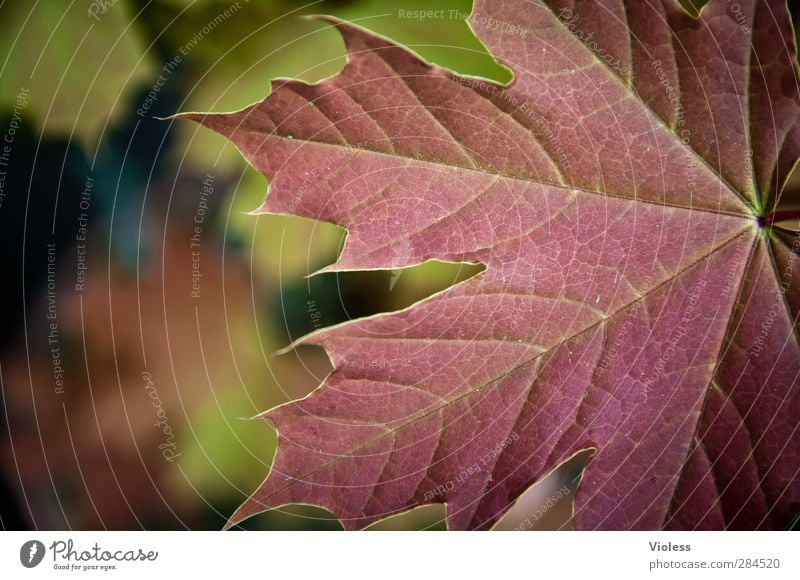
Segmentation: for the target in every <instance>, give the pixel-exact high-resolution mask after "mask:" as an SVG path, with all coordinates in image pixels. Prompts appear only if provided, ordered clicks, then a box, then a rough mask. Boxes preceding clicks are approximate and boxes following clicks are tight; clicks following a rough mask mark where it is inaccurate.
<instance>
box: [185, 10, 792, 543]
mask: <svg viewBox="0 0 800 580" xmlns="http://www.w3.org/2000/svg"><path fill="white" fill-rule="evenodd" d="M734 7H735V9H734ZM331 22H332V24H333V25H335V26H336V27H337V28H338V29H339V31H340V32H341V34H342V35H343V37H344V39H345V41H346V44H347V49H348V52H349V63H348V65H347V67H346V68H345V69H344V71H342V73H341V74H339V75H337V76H335V77H333V78H331V79H328V80H326V81H324V82H321V83H319V84H314V85H308V84H304V83H302V82H299V81H280V82H276V83H275V84H274V85H273V89H272V92H271V94H270V95H269V97H267V98H266V99H265V100H264V101H262V102H261V103H258V104H256V105H254V106H252V107H249V108H247V109H245V110H243V111H240V112H237V113H230V114H223V115H202V114H186V115H183V116H184V117H187V118H192V119H194V120H196V121H198V122H200V123H202V124H203V125H205V126H207V127H210V128H212V129H214V130H216V131H218V132H220V133H222V134H224V135H226V136H228V137H229V138H230V139H231V140H232V141H233V142H234V143H235V144H236V145H237V147H238V148H239V149H240V150H241V152H242V154H243V155H244V156H245V157H246V158H247V159H248V161H249V162H250V163H251V164H252V165H253V166H255V167H256V168H258V169H259V170H260V171H261V172H263V173H264V175H266V176H267V177H268V178H269V179H270V193H269V197H268V199H267V201H266V202H265V203H264V205H263V206H262V207H261V208H260V209H259V211H260V212H263V213H282V214H293V215H301V216H306V217H309V218H313V219H318V220H324V221H327V222H332V223H336V224H339V225H341V226H342V227H344V228H347V230H348V236H347V242H346V245H345V247H344V250H343V251H342V254H341V256H340V258H339V260H338V261H337V263H336V264H334V265H332V266H330V267H328V268H327V269H326V270H328V271H336V270H346V269H368V268H385V269H397V268H402V267H405V266H410V265H413V264H419V263H421V262H423V261H425V260H430V259H439V260H449V261H456V262H470V263H483V264H485V265H486V266H487V269H486V270H485V271H484V272H482V273H481V274H479V275H477V276H476V277H474V278H472V279H470V280H468V281H466V282H464V283H462V284H459V285H457V286H455V287H453V288H451V289H449V290H448V291H446V292H443V293H441V294H438V295H435V296H433V297H431V298H430V299H428V300H425V301H423V302H421V303H419V304H416V305H415V306H413V307H412V308H409V309H407V310H404V311H401V312H397V313H393V314H386V315H380V316H375V317H371V318H368V319H364V320H357V321H353V322H351V323H348V324H345V325H341V326H337V327H334V328H330V329H323V330H321V331H318V332H315V333H313V334H312V335H310V336H307V337H305V338H303V339H301V340H300V341H299V343H301V344H317V345H322V346H323V347H324V348H325V349H326V350H327V351H328V352H329V354H330V356H331V358H332V360H333V362H334V365H335V370H334V371H333V373H332V374H331V375H330V376H329V377H328V378H327V379H326V381H325V382H324V384H323V385H322V386H320V388H319V389H317V390H316V391H315V392H314V393H312V394H311V395H309V396H308V397H306V398H305V399H302V400H299V401H294V402H292V403H289V404H286V405H283V406H281V407H278V408H275V409H272V410H270V411H268V412H266V413H264V415H263V416H264V417H265V418H266V419H268V420H269V421H271V422H272V423H273V424H274V425H275V426H276V428H277V430H278V433H279V436H280V445H279V450H278V453H277V456H276V458H275V462H274V465H273V467H272V471H271V473H270V474H269V477H268V478H267V479H266V481H265V482H264V484H263V485H262V486H261V487H260V488H259V489H258V490H257V491H256V492H255V493H254V494H253V496H252V497H251V498H250V499H248V500H247V501H246V502H245V503H244V505H242V507H241V508H240V509H239V510H238V511H237V512H236V513H235V515H234V516H233V517H232V519H231V523H235V522H239V521H241V520H243V519H245V518H247V517H249V516H251V515H253V514H255V513H258V512H261V511H264V510H266V509H270V508H274V507H277V506H279V505H282V504H287V503H296V502H302V503H310V504H316V505H320V506H323V507H325V508H327V509H329V510H331V511H333V512H334V513H335V514H337V516H338V517H340V518H341V520H342V522H343V524H344V526H345V527H346V528H362V527H364V526H366V525H368V524H370V523H371V522H374V521H376V520H379V519H381V518H384V517H386V516H389V515H391V514H395V513H398V512H401V511H404V510H408V509H410V508H412V507H414V506H417V505H421V504H426V503H434V502H446V504H447V518H448V524H449V527H450V528H451V529H486V528H490V527H491V526H492V525H493V523H495V522H496V521H497V520H498V519H499V518H500V516H502V515H503V513H505V512H506V511H507V510H508V509H509V507H510V506H511V505H512V504H513V503H514V501H515V500H516V499H517V498H518V497H519V496H520V495H521V494H522V493H523V492H524V491H525V490H526V489H527V488H528V487H530V486H531V484H533V483H534V482H536V481H537V480H539V479H540V478H541V477H542V476H543V475H545V474H547V473H548V472H549V471H550V470H552V469H553V468H554V467H556V466H558V465H559V464H560V463H562V462H563V461H565V460H566V459H568V458H569V457H571V456H572V455H573V454H575V453H576V452H578V451H579V450H582V449H587V448H593V449H596V454H595V455H594V457H593V458H592V459H591V461H590V462H589V464H588V465H587V467H586V470H585V474H584V477H583V480H582V483H581V485H580V488H579V490H578V492H577V494H576V497H575V524H576V526H577V527H578V528H580V529H660V528H675V529H698V528H703V529H720V528H737V529H739V528H741V529H755V528H781V527H785V526H786V525H787V524H788V523H789V521H790V519H791V518H792V517H793V515H795V514H797V512H798V500H799V498H800V484H799V483H798V478H797V473H798V469H800V461H798V449H800V441H798V429H797V427H798V421H797V420H798V417H800V398H798V381H799V379H798V376H799V375H800V348H799V347H798V328H797V316H798V308H800V288H799V287H798V284H800V263H799V262H798V253H799V252H800V238H798V237H797V236H796V235H794V234H793V233H791V232H787V231H784V230H781V229H779V228H778V227H777V226H775V225H774V224H773V223H772V222H773V221H775V220H774V219H772V217H773V212H774V211H775V208H776V206H777V203H778V201H779V198H780V195H781V191H782V188H783V184H784V182H785V180H786V178H787V176H788V174H789V172H790V171H791V169H792V167H793V165H794V164H795V162H796V160H797V158H798V155H799V154H800V124H798V120H799V119H800V103H799V102H798V79H797V74H796V67H795V62H796V53H795V47H794V39H793V32H792V29H791V25H790V19H789V15H788V13H787V10H786V7H785V3H784V2H783V1H782V0H759V1H756V0H739V2H738V3H736V4H731V3H729V2H725V1H723V0H712V1H711V2H710V3H709V4H708V5H707V6H706V7H705V8H704V10H703V12H702V14H701V15H700V16H699V18H693V17H691V16H689V15H688V14H687V13H685V12H684V11H683V10H682V9H681V7H680V5H679V3H678V1H677V0H660V1H659V0H655V1H649V2H642V1H640V0H596V1H588V0H587V1H577V0H576V1H568V0H549V1H547V2H545V1H543V0H527V1H523V0H506V1H501V0H476V2H475V8H474V11H473V15H472V16H471V18H470V23H471V25H472V27H473V29H474V30H475V32H476V34H477V35H478V37H479V38H480V39H481V40H482V41H483V42H484V43H485V44H486V46H487V47H488V48H489V50H490V51H491V52H492V53H493V54H494V55H495V57H496V58H497V59H498V60H499V61H500V62H502V63H503V64H505V65H506V66H508V67H509V68H510V69H511V70H512V71H513V72H514V75H515V78H514V81H513V82H512V83H511V84H510V85H509V86H507V87H503V86H500V85H496V84H494V83H492V82H490V81H485V80H481V79H475V78H466V77H460V76H458V75H456V74H453V73H451V72H449V71H447V70H443V69H441V68H439V67H437V66H434V65H429V64H427V63H425V62H423V61H421V60H420V59H419V58H418V57H417V56H415V55H414V54H413V53H411V52H409V51H408V50H406V49H405V48H403V47H400V46H397V45H395V44H393V43H392V42H390V41H388V40H386V39H384V38H381V37H378V36H375V35H374V34H372V33H369V32H367V31H365V30H362V29H360V28H357V27H355V26H352V25H350V24H347V23H344V22H340V21H334V20H331Z"/></svg>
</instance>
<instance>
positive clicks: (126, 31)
mask: <svg viewBox="0 0 800 580" xmlns="http://www.w3.org/2000/svg"><path fill="white" fill-rule="evenodd" d="M90 6H92V2H89V1H88V0H78V1H76V2H74V3H71V4H69V5H68V7H66V6H65V3H61V2H38V3H35V4H31V3H27V2H10V3H6V4H4V5H3V7H2V9H0V54H4V55H6V61H5V63H4V65H3V68H2V69H0V106H3V107H12V106H13V104H14V102H15V101H16V95H17V93H19V91H20V89H22V88H23V87H24V88H28V89H29V90H30V92H29V105H28V108H27V109H26V113H28V114H30V115H31V117H32V119H33V120H34V121H35V123H36V125H37V126H38V127H40V128H41V129H42V130H43V131H44V132H46V133H57V134H67V135H69V134H70V133H72V134H73V135H74V137H75V138H78V139H79V140H82V141H84V143H92V142H94V141H95V140H96V139H97V138H98V137H99V135H100V133H101V132H102V131H103V130H104V127H105V125H106V124H107V123H113V122H114V120H115V119H116V118H117V117H119V116H120V114H121V113H122V112H123V109H124V108H125V105H126V104H127V103H126V102H125V95H128V94H130V93H131V92H132V91H133V90H135V89H136V88H138V87H140V86H141V85H145V84H147V83H149V82H150V79H151V75H152V71H153V68H154V67H153V64H152V62H151V60H150V58H149V56H148V55H147V54H146V53H145V48H146V44H145V42H144V40H143V38H142V37H141V35H140V34H139V31H138V29H137V28H136V27H135V26H134V24H133V23H132V21H131V18H130V14H131V12H130V11H129V10H128V9H127V5H126V2H125V1H124V0H120V1H118V2H117V3H116V4H114V5H113V6H109V7H108V8H107V10H106V12H105V13H100V12H97V13H96V14H95V17H93V16H91V15H90V13H89V8H90Z"/></svg>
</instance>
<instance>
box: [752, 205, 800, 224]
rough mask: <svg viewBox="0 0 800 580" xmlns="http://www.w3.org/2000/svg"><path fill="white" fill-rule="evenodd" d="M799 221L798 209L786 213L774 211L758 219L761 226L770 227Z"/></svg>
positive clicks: (799, 212)
mask: <svg viewBox="0 0 800 580" xmlns="http://www.w3.org/2000/svg"><path fill="white" fill-rule="evenodd" d="M788 220H800V209H798V210H788V211H774V212H772V213H771V214H770V215H768V216H766V217H762V218H759V222H761V224H762V225H772V224H774V223H775V222H782V221H788Z"/></svg>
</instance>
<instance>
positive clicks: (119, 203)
mask: <svg viewBox="0 0 800 580" xmlns="http://www.w3.org/2000/svg"><path fill="white" fill-rule="evenodd" d="M470 9H471V1H470V0H427V1H425V0H402V1H387V0H349V1H348V0H339V1H328V0H325V1H318V2H309V3H305V4H304V3H302V2H289V1H282V0H264V1H259V2H257V1H255V0H253V1H249V2H248V1H246V0H238V1H234V2H231V1H229V0H208V1H189V0H159V1H151V2H147V1H143V0H140V1H136V0H93V1H87V0H72V1H68V0H62V1H58V0H55V1H47V2H43V1H39V2H21V1H14V0H11V1H8V0H6V1H4V2H2V3H0V47H2V49H0V63H2V64H0V133H3V134H4V137H3V141H0V236H2V248H3V265H2V271H3V276H2V280H3V283H2V285H0V292H2V308H0V316H2V321H1V322H0V328H2V333H1V334H0V394H2V397H0V524H1V525H2V528H4V529H140V528H146V529H183V528H187V529H219V528H220V527H222V525H223V524H224V523H225V521H226V518H227V516H229V515H230V514H231V513H232V512H233V510H234V509H235V508H236V507H238V505H239V504H240V503H241V502H242V501H243V500H244V499H245V498H246V497H247V496H248V495H249V494H250V493H251V492H252V491H254V490H255V489H256V487H257V486H258V485H259V484H260V483H261V481H262V480H263V479H264V478H265V477H266V475H267V472H268V470H269V466H270V463H271V460H272V457H273V454H274V452H275V445H276V436H275V433H274V430H273V429H272V428H271V427H270V426H269V425H268V424H267V423H266V422H264V421H262V420H260V419H255V420H250V418H252V417H254V416H256V415H258V414H259V413H260V412H262V411H265V410H267V409H268V408H270V407H272V406H275V405H278V404H281V403H283V402H286V401H288V400H291V399H295V398H298V397H302V396H304V395H306V394H307V393H309V392H310V391H311V390H313V389H314V388H315V387H316V386H317V385H318V384H319V383H320V382H321V380H322V379H323V378H324V377H325V375H326V374H327V373H328V372H329V371H330V364H329V361H328V359H327V356H326V355H325V354H324V352H323V351H322V350H320V349H318V348H309V347H303V348H301V349H298V350H297V351H292V352H289V353H287V354H283V355H279V356H278V355H275V354H274V352H275V351H276V350H279V349H281V348H282V347H284V346H286V345H287V344H289V343H290V342H291V341H292V340H293V339H296V338H298V337H300V336H302V335H304V334H306V333H308V332H310V331H313V330H314V329H316V328H320V327H323V326H329V325H332V324H336V323H340V322H342V321H345V320H348V319H352V318H357V317H361V316H366V315H370V314H374V313H377V312H386V311H392V310H397V309H400V308H404V307H407V306H409V305H411V304H413V303H414V302H416V301H418V300H420V299H422V298H424V297H426V296H429V295H431V294H433V293H434V292H438V291H440V290H442V289H444V288H447V287H449V286H451V285H452V284H453V283H455V282H458V281H460V280H464V279H466V278H468V277H470V276H472V275H474V274H475V273H476V272H477V271H479V270H480V268H476V267H469V266H459V265H454V264H442V263H428V264H424V265H422V266H419V267H416V268H411V269H407V270H403V271H382V272H364V273H358V272H353V273H345V274H326V275H320V276H314V277H311V278H308V277H307V276H308V275H309V274H310V273H312V272H314V271H316V270H317V269H319V268H321V267H322V266H325V265H327V264H329V263H331V262H333V261H335V259H336V256H337V254H338V251H339V248H340V245H341V243H342V241H343V239H344V232H343V230H341V229H340V228H337V227H335V226H332V225H329V224H322V223H316V222H311V221H308V220H303V219H300V218H290V217H279V216H265V215H261V216H252V215H247V214H246V212H248V211H250V210H252V209H254V208H256V207H257V206H258V205H259V204H260V202H261V201H262V200H263V197H264V195H265V192H266V189H267V183H266V180H265V179H264V178H263V176H261V175H260V174H258V173H257V172H255V171H254V170H253V169H251V168H249V167H248V166H247V165H246V163H245V162H244V161H243V159H242V158H241V157H240V156H239V154H238V153H237V152H236V151H235V149H234V148H233V147H232V146H231V145H230V144H229V143H227V142H226V141H225V140H224V139H223V138H222V137H220V136H218V135H216V134H213V133H211V132H210V131H207V130H204V129H201V128H199V127H198V126H197V125H195V124H193V123H189V122H187V121H175V122H173V121H170V120H159V119H158V118H159V117H167V116H169V115H172V114H174V113H176V112H179V111H214V112H222V111H230V110H237V109H240V108H242V107H244V106H246V105H248V104H250V103H252V102H254V101H257V100H260V99H262V98H263V97H265V96H266V95H267V93H268V91H269V87H270V83H269V81H270V79H274V78H277V77H294V78H301V79H304V80H306V81H316V80H320V79H322V78H325V77H327V76H330V75H333V74H335V73H336V72H338V71H339V70H340V69H341V68H342V67H343V65H344V63H345V57H344V45H343V43H342V41H341V39H340V38H339V36H338V34H337V33H336V32H335V31H334V30H333V29H332V28H331V27H330V26H328V25H326V24H324V23H321V22H319V21H315V20H312V19H307V18H302V16H303V15H310V14H332V15H335V16H338V17H341V18H344V19H347V20H350V21H353V22H356V23H358V24H360V25H361V26H364V27H366V28H369V29H371V30H373V31H375V32H378V33H381V34H384V35H386V36H389V37H390V38H392V39H393V40H395V41H399V42H401V43H403V44H406V45H407V46H409V47H411V48H412V49H413V50H415V51H416V52H418V53H419V54H420V55H421V56H423V57H424V58H425V59H426V60H428V61H433V62H436V63H438V64H440V65H442V66H445V67H448V68H451V69H453V70H456V71H457V72H459V73H464V74H470V75H479V76H483V77H487V78H490V79H494V80H497V81H500V82H507V81H508V80H510V78H511V75H510V73H509V71H508V70H506V69H505V68H503V67H502V66H500V65H498V64H497V63H496V62H495V61H494V60H493V59H492V58H491V57H490V56H489V55H488V54H487V53H486V51H485V49H484V47H483V46H482V45H481V43H480V42H479V41H478V40H477V39H476V38H475V37H474V35H473V34H472V32H471V31H470V29H469V27H468V26H467V24H466V22H465V18H466V17H467V15H468V14H469V12H470ZM413 10H444V11H445V17H443V18H428V19H422V20H420V19H412V18H407V17H404V16H403V14H405V13H407V11H413ZM587 458H588V455H584V456H578V457H576V458H574V459H573V460H572V461H570V462H568V463H567V464H566V465H565V466H563V467H562V468H561V469H559V470H558V471H557V472H554V473H553V474H551V476H549V477H548V478H547V479H546V480H545V481H544V482H542V483H541V484H539V485H537V486H535V487H534V488H532V490H531V491H530V492H529V493H528V494H526V496H524V498H523V499H524V501H521V502H520V504H519V505H518V506H517V508H515V514H513V517H512V519H510V520H508V521H506V522H504V524H503V525H502V526H501V527H506V528H514V527H524V528H526V529H557V528H568V527H569V517H570V514H571V497H572V495H573V494H574V489H575V485H576V483H577V481H578V479H579V476H580V472H581V466H582V465H583V464H584V462H585V461H586V459H587ZM554 498H555V501H554ZM443 516H444V508H442V507H441V506H428V507H424V508H419V509H417V510H414V511H412V512H410V513H408V514H404V515H401V516H397V517H395V518H391V519H390V520H387V521H385V522H382V523H380V524H377V525H376V526H375V527H376V528H378V529H443V528H444V524H443V522H442V518H443ZM241 527H245V528H250V529H332V530H336V529H341V526H340V525H339V523H338V522H337V521H336V520H335V518H333V516H332V515H331V514H330V513H328V512H326V511H324V510H322V509H317V508H312V507H308V506H305V507H303V506H286V507H285V508H282V509H278V510H272V511H270V512H266V513H265V514H262V515H260V516H257V517H255V518H252V519H251V520H249V521H247V522H245V523H244V524H243V526H241Z"/></svg>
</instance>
